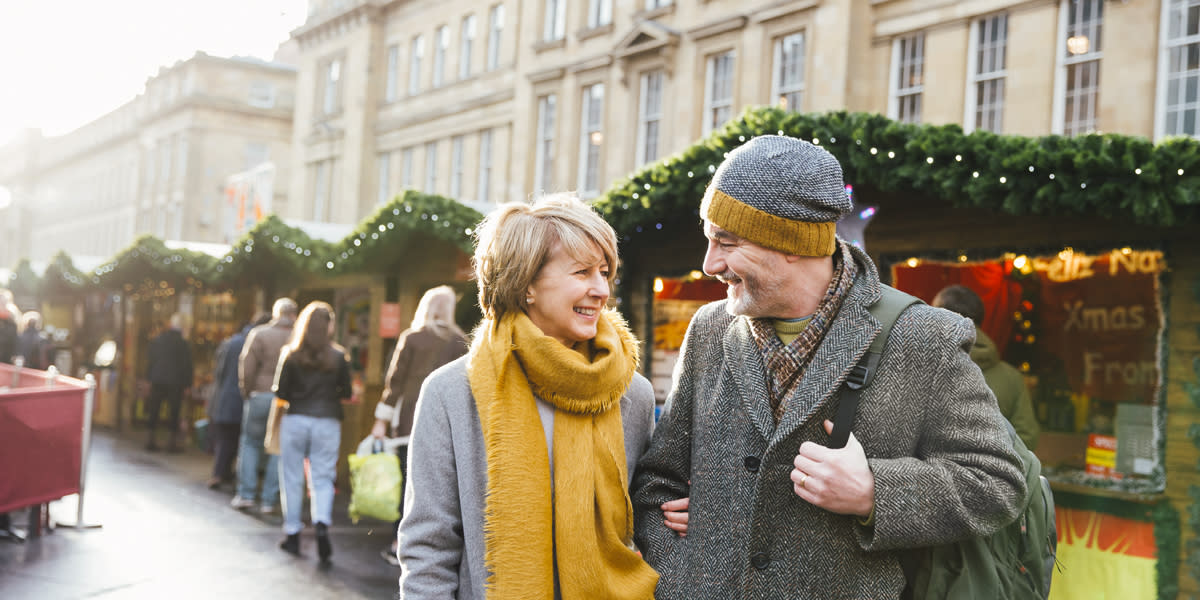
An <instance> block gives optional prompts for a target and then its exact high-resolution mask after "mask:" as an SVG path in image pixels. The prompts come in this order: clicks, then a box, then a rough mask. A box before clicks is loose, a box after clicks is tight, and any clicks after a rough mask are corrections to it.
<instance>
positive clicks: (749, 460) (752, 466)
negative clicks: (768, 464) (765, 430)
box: [742, 456, 762, 473]
mask: <svg viewBox="0 0 1200 600" xmlns="http://www.w3.org/2000/svg"><path fill="white" fill-rule="evenodd" d="M742 462H743V463H744V464H745V465H746V470H747V471H750V472H751V473H757V472H758V466H759V465H760V464H762V461H760V460H758V457H757V456H747V457H746V460H744V461H742Z"/></svg>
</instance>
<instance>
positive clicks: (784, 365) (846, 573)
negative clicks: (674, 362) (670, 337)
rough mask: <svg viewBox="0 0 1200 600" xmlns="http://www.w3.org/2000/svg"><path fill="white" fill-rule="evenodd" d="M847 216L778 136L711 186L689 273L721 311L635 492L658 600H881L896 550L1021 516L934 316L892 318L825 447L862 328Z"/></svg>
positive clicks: (739, 157)
mask: <svg viewBox="0 0 1200 600" xmlns="http://www.w3.org/2000/svg"><path fill="white" fill-rule="evenodd" d="M850 209H851V204H850V201H849V199H848V198H847V195H846V191H845V187H844V184H843V182H842V170H841V166H840V165H839V164H838V162H837V160H836V159H835V158H834V157H833V156H832V155H830V154H829V153H828V152H826V151H825V150H824V149H822V148H820V147H817V146H814V145H812V144H809V143H808V142H803V141H799V140H795V139H791V138H786V137H780V136H762V137H758V138H755V139H753V140H751V141H750V142H748V143H746V144H745V145H744V146H742V147H741V148H738V149H737V150H734V151H733V152H731V153H730V154H729V155H728V157H727V158H726V159H725V161H724V162H723V163H722V164H721V166H720V168H719V169H718V170H717V171H716V173H715V175H714V177H713V180H712V183H710V184H709V187H708V189H707V191H706V193H705V195H704V199H703V202H702V203H701V207H700V214H701V216H702V217H703V219H704V233H705V236H706V237H707V238H708V251H707V254H706V256H705V259H704V271H705V272H706V273H708V274H709V275H712V276H716V277H718V278H719V279H720V280H721V281H723V282H725V283H726V284H727V285H728V290H727V293H728V298H727V299H726V300H722V301H719V302H715V303H712V304H709V305H707V306H704V307H703V308H701V309H700V310H699V311H698V312H697V313H696V315H695V316H694V317H693V319H692V322H691V324H690V325H689V327H688V333H687V336H686V337H685V338H684V345H683V348H682V349H681V354H680V357H679V364H678V366H677V367H676V373H675V382H674V385H673V389H672V390H671V393H670V395H669V396H668V399H667V406H666V412H665V415H664V417H663V419H662V420H661V421H660V423H659V426H658V429H657V431H656V432H655V434H654V438H653V440H652V441H651V445H650V449H649V450H648V451H647V453H646V454H645V455H644V456H643V457H642V459H641V461H640V462H639V464H638V469H637V473H636V475H635V478H634V483H633V489H634V490H635V492H634V494H633V504H634V509H635V515H636V519H635V520H636V524H635V534H636V540H637V542H638V545H639V547H641V549H642V550H643V552H644V554H645V557H646V559H647V560H648V561H649V562H650V564H651V565H652V566H653V567H654V568H655V569H657V570H658V571H659V573H660V574H661V579H660V580H659V584H658V592H657V596H656V597H657V598H659V599H663V598H686V599H688V600H696V599H701V598H714V599H716V598H720V599H725V598H745V599H751V598H810V599H821V600H825V599H836V598H875V599H879V598H898V597H900V594H901V590H902V588H903V587H904V585H905V577H904V574H903V572H902V570H901V567H900V565H899V563H898V556H899V555H900V554H901V553H902V552H903V550H904V549H907V548H915V547H921V546H929V545H933V544H940V543H943V542H948V541H951V540H955V539H961V538H964V537H967V536H972V535H982V534H988V533H991V532H993V531H995V530H996V529H998V528H999V527H1001V526H1003V525H1005V524H1007V523H1009V522H1011V521H1012V520H1013V519H1014V518H1015V517H1016V516H1017V514H1018V512H1019V510H1020V500H1021V499H1022V498H1023V497H1024V495H1025V484H1024V479H1023V477H1024V475H1023V469H1022V468H1021V464H1020V462H1019V459H1018V458H1017V456H1016V454H1015V453H1014V451H1013V448H1012V443H1011V441H1010V438H1009V437H1008V432H1007V430H1006V427H1007V425H1005V424H1004V421H1003V417H1001V416H1000V413H999V411H997V410H996V403H995V400H994V399H993V398H992V395H991V392H989V391H988V389H987V386H986V385H985V384H984V381H983V378H982V376H980V374H979V370H978V369H977V368H975V366H974V365H973V364H972V363H971V361H970V358H969V357H968V356H967V353H966V349H967V348H968V347H969V346H970V344H971V341H972V332H973V331H974V329H973V328H972V327H970V323H968V322H967V321H966V320H965V319H958V318H954V317H952V316H951V315H949V314H948V313H946V312H944V311H939V310H935V309H933V308H930V307H928V306H923V305H917V306H913V307H910V308H909V309H907V310H906V311H905V312H904V313H903V314H902V315H901V316H900V317H899V319H898V321H897V322H896V323H895V326H894V327H893V328H892V330H891V335H890V336H889V339H888V341H887V344H886V346H885V348H884V351H883V355H882V358H881V360H880V362H879V365H878V371H877V373H878V374H877V375H876V377H875V379H874V383H873V384H872V385H871V386H870V387H869V388H866V389H864V390H863V392H862V395H861V397H860V399H859V405H858V413H857V416H856V418H855V420H854V423H853V435H851V436H850V439H849V442H848V443H847V444H846V446H845V447H844V448H839V449H833V448H829V447H827V446H826V445H827V444H828V440H829V437H830V436H829V434H830V432H831V431H832V422H831V419H833V418H834V415H835V414H836V409H837V406H838V396H839V394H838V392H839V390H840V389H841V386H842V381H843V380H844V379H845V378H846V376H847V374H848V373H849V372H850V371H851V369H852V368H853V367H854V366H855V365H856V364H857V363H858V360H859V358H860V357H861V356H863V354H864V353H865V352H866V351H867V348H868V346H869V345H870V342H871V340H872V339H873V338H874V337H875V336H876V335H877V334H878V332H879V330H880V325H879V322H878V321H877V320H875V319H874V318H873V317H872V316H871V315H870V314H869V313H868V312H867V307H868V306H869V305H871V304H873V303H874V302H875V301H876V300H877V299H878V298H879V296H880V293H881V292H880V288H881V285H880V282H879V275H878V272H877V271H876V268H875V265H874V263H872V262H871V260H870V259H869V258H868V257H867V256H866V254H865V253H863V252H862V251H861V250H859V249H857V248H855V247H853V246H851V245H849V244H847V243H845V242H844V241H842V240H840V239H837V238H836V236H835V223H836V222H837V220H838V219H839V218H840V217H842V216H843V215H845V214H846V213H847V212H849V211H850ZM689 497H690V500H689V499H688V498H689ZM681 499H682V500H681ZM684 510H686V511H687V512H686V514H681V513H683V511H684ZM664 511H666V512H668V513H670V514H668V515H666V516H667V520H668V521H672V520H676V521H677V520H680V519H681V518H684V519H686V530H687V535H686V537H682V536H679V535H677V534H676V533H675V531H673V530H672V528H671V527H668V525H667V524H666V522H664V514H663V513H664ZM676 527H678V526H677V525H676Z"/></svg>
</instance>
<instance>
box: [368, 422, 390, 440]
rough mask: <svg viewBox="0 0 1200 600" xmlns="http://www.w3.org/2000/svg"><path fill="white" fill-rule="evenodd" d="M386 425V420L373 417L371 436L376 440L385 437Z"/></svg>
mask: <svg viewBox="0 0 1200 600" xmlns="http://www.w3.org/2000/svg"><path fill="white" fill-rule="evenodd" d="M387 425H388V423H387V421H384V420H383V419H375V425H374V426H372V427H371V437H373V438H375V439H377V440H382V439H383V438H385V437H387Z"/></svg>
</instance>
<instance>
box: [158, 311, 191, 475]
mask: <svg viewBox="0 0 1200 600" xmlns="http://www.w3.org/2000/svg"><path fill="white" fill-rule="evenodd" d="M147 354H149V357H150V360H149V365H148V366H147V368H146V379H148V380H149V381H150V396H149V397H148V398H147V399H146V420H147V425H146V429H147V435H146V450H148V451H150V452H157V451H158V450H159V447H158V444H157V442H156V440H155V434H156V430H157V429H158V419H159V416H160V415H159V412H160V408H161V406H162V404H163V402H164V401H165V402H166V404H167V427H168V431H169V432H170V433H169V434H168V437H167V452H182V451H183V447H182V446H181V445H180V440H179V413H180V411H181V410H182V408H183V395H184V393H185V392H186V391H187V389H188V388H190V387H192V382H193V377H194V375H195V373H194V371H193V368H192V350H191V348H189V347H188V343H187V340H185V339H183V315H182V314H180V313H175V314H173V315H171V318H170V321H169V322H168V325H167V327H166V329H164V330H163V331H162V333H159V334H158V335H157V336H155V337H154V339H153V340H151V341H150V347H149V349H148V350H147Z"/></svg>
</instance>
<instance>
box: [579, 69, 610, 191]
mask: <svg viewBox="0 0 1200 600" xmlns="http://www.w3.org/2000/svg"><path fill="white" fill-rule="evenodd" d="M580 115H581V118H580V124H579V184H578V185H579V192H580V194H581V195H583V196H584V197H591V196H595V195H597V194H599V193H600V150H601V148H602V146H603V144H604V131H603V129H604V84H603V83H595V84H592V85H589V86H587V87H585V88H583V106H582V107H581V110H580Z"/></svg>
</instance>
